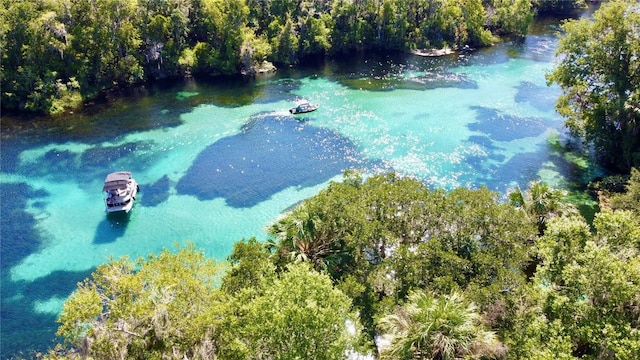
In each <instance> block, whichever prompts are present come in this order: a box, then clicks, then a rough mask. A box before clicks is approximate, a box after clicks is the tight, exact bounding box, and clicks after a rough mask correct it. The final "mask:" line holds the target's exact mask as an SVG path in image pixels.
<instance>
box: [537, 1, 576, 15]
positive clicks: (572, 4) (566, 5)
mask: <svg viewBox="0 0 640 360" xmlns="http://www.w3.org/2000/svg"><path fill="white" fill-rule="evenodd" d="M531 3H532V5H533V7H534V8H535V9H536V10H537V12H538V13H539V14H565V13H572V12H574V11H575V10H578V9H583V8H585V7H587V2H586V1H585V0H533V1H531Z"/></svg>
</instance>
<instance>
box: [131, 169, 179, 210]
mask: <svg viewBox="0 0 640 360" xmlns="http://www.w3.org/2000/svg"><path fill="white" fill-rule="evenodd" d="M170 186H171V182H170V181H169V177H168V176H167V175H164V176H163V177H161V178H160V180H158V181H156V182H155V183H153V184H144V185H140V190H141V191H140V192H142V190H144V196H141V197H140V199H137V200H136V201H139V202H140V204H141V205H144V206H150V207H151V206H158V205H160V204H161V203H163V202H164V201H166V200H167V199H168V198H169V189H170Z"/></svg>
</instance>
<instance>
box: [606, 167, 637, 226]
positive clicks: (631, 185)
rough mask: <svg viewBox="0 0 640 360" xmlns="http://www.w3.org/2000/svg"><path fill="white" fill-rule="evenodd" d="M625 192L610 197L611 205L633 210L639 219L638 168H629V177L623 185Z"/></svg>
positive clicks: (616, 207) (615, 207) (620, 208)
mask: <svg viewBox="0 0 640 360" xmlns="http://www.w3.org/2000/svg"><path fill="white" fill-rule="evenodd" d="M625 190H626V191H625V192H624V193H622V194H615V195H613V196H612V197H611V207H612V208H614V209H619V210H630V211H633V212H634V213H635V214H636V216H637V217H638V218H639V219H640V170H638V169H636V168H632V169H631V177H630V178H629V181H627V184H626V185H625Z"/></svg>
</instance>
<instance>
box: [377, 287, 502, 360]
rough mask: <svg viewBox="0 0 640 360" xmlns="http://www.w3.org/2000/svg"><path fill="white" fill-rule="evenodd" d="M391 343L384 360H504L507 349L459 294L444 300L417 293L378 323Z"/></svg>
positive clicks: (473, 307) (383, 353) (386, 349)
mask: <svg viewBox="0 0 640 360" xmlns="http://www.w3.org/2000/svg"><path fill="white" fill-rule="evenodd" d="M378 326H379V327H380V329H381V330H382V334H383V335H382V336H383V338H385V340H386V341H388V342H389V345H388V347H386V348H383V350H382V354H381V359H427V358H428V359H443V360H448V359H461V358H484V359H490V358H500V357H501V356H502V355H504V354H503V352H504V349H503V348H502V347H501V346H500V344H499V342H498V340H497V338H496V336H495V334H494V333H492V332H490V331H487V330H486V329H485V328H484V327H483V326H482V324H481V321H480V315H479V313H478V312H477V308H476V307H475V305H474V304H472V303H468V302H467V301H466V300H465V299H464V297H463V296H462V295H460V294H459V293H452V294H450V295H444V296H440V297H436V296H433V295H432V294H429V293H426V292H423V291H417V292H413V293H411V294H410V295H409V300H408V301H407V304H406V305H404V306H402V307H400V308H398V309H397V310H396V312H395V313H393V314H389V315H386V316H385V317H383V318H382V319H380V321H379V322H378Z"/></svg>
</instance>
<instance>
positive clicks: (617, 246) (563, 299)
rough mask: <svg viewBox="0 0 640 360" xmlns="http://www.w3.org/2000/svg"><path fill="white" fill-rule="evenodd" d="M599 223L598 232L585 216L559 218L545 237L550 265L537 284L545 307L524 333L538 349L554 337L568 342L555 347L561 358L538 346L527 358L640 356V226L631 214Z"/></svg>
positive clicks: (543, 251) (608, 215) (606, 215)
mask: <svg viewBox="0 0 640 360" xmlns="http://www.w3.org/2000/svg"><path fill="white" fill-rule="evenodd" d="M594 225H595V228H596V233H595V234H591V233H590V231H589V226H588V225H587V224H586V223H585V222H584V221H583V220H581V219H578V218H571V219H568V218H557V219H553V220H552V221H551V222H550V223H549V227H548V229H547V231H546V233H545V235H544V236H543V237H542V238H541V239H540V240H539V242H538V247H539V252H540V258H541V259H542V263H541V264H540V266H539V268H538V271H537V273H536V275H535V279H534V286H535V288H536V289H537V290H538V291H539V292H540V294H541V296H540V297H539V298H538V299H537V301H536V302H534V303H533V304H532V305H535V304H537V305H535V306H539V308H538V310H537V314H538V315H537V316H534V317H533V319H534V321H531V318H529V321H528V322H522V323H521V324H527V323H528V324H529V325H525V329H524V331H523V336H524V334H526V333H528V334H529V335H533V336H534V337H533V338H532V339H531V341H532V342H533V343H534V344H535V343H536V341H539V344H545V343H546V341H547V339H550V338H552V337H555V338H556V339H558V340H560V342H555V343H554V348H555V350H554V351H557V352H558V353H556V354H553V353H549V350H547V351H546V352H544V351H541V350H540V349H536V346H530V347H528V351H527V352H525V353H523V354H522V357H523V358H530V357H542V358H549V357H550V356H553V355H556V356H558V355H559V354H562V357H564V358H572V357H581V358H587V359H600V358H619V359H628V358H633V357H634V354H638V352H637V351H638V349H640V331H639V328H638V326H639V324H638V321H637V319H638V315H639V314H640V313H639V312H638V304H639V302H640V298H639V297H638V294H639V293H640V257H639V256H638V250H640V248H639V247H638V234H639V233H638V231H639V230H640V223H639V222H638V221H637V219H634V218H633V217H632V216H631V214H630V213H624V212H603V213H601V214H598V215H597V217H596V219H595V221H594ZM534 328H535V329H534ZM512 336H514V337H516V338H517V337H518V336H520V335H518V334H515V333H512ZM523 349H524V348H519V349H518V351H522V350H523ZM545 353H546V355H545Z"/></svg>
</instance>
